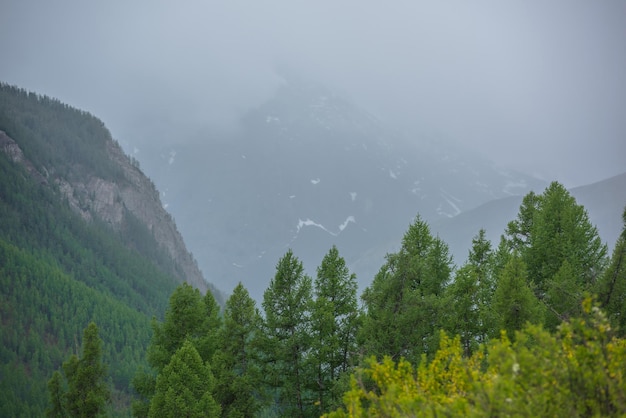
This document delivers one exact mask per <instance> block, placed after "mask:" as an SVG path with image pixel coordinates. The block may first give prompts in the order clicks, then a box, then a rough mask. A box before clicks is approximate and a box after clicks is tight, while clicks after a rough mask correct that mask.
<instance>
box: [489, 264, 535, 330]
mask: <svg viewBox="0 0 626 418" xmlns="http://www.w3.org/2000/svg"><path fill="white" fill-rule="evenodd" d="M527 275H528V273H527V271H526V265H525V264H524V262H523V261H522V260H521V258H520V257H519V256H517V255H513V256H512V257H511V259H510V260H509V262H508V263H507V265H506V266H505V267H504V269H503V270H502V272H501V273H500V276H499V277H498V283H497V285H496V290H495V293H494V295H493V309H494V312H495V314H496V319H497V323H498V325H499V329H500V330H505V331H506V332H507V335H508V336H509V338H511V339H513V338H515V331H519V330H521V329H522V328H523V327H524V325H525V324H526V323H527V322H530V323H533V324H541V323H543V319H544V312H543V306H542V304H541V302H540V301H539V300H538V299H537V297H536V296H535V294H534V293H533V291H532V290H531V289H530V287H529V286H528V284H527Z"/></svg>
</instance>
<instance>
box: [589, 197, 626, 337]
mask: <svg viewBox="0 0 626 418" xmlns="http://www.w3.org/2000/svg"><path fill="white" fill-rule="evenodd" d="M622 218H623V221H624V227H623V229H622V233H621V235H620V236H619V238H618V239H617V242H616V243H615V249H614V250H613V256H612V257H611V262H610V264H609V266H608V268H607V269H606V270H605V272H604V274H603V275H602V276H601V278H600V280H599V281H598V284H597V286H596V292H597V294H598V300H599V302H600V303H601V304H602V307H603V308H604V309H605V310H606V312H607V314H608V316H609V319H610V320H611V322H613V324H614V325H616V326H617V327H618V333H619V335H620V336H622V337H624V336H626V208H624V214H623V216H622Z"/></svg>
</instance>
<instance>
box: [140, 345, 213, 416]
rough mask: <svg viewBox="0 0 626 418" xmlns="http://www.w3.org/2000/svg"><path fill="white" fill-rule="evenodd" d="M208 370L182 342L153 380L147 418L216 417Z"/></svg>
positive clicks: (191, 349) (193, 350)
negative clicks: (153, 384) (152, 391)
mask: <svg viewBox="0 0 626 418" xmlns="http://www.w3.org/2000/svg"><path fill="white" fill-rule="evenodd" d="M213 386H214V381H213V374H212V373H211V367H210V366H209V364H208V363H204V362H203V361H202V359H201V358H200V354H198V351H197V350H196V348H195V347H194V345H193V343H191V341H189V340H185V341H184V342H183V344H182V346H181V347H180V348H179V349H178V350H177V351H176V352H175V353H174V355H173V356H172V358H171V360H170V362H169V363H168V364H167V365H166V366H165V367H164V368H163V370H162V371H161V373H160V374H159V376H158V377H157V380H156V390H155V394H154V398H153V399H152V402H151V403H150V410H149V413H148V416H149V417H155V418H156V417H158V418H161V417H164V418H178V417H197V418H204V417H209V418H210V417H219V416H220V407H219V405H218V404H217V403H216V402H215V400H214V399H213V396H212V394H211V392H212V391H213Z"/></svg>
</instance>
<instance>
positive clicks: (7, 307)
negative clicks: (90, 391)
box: [0, 85, 206, 417]
mask: <svg viewBox="0 0 626 418" xmlns="http://www.w3.org/2000/svg"><path fill="white" fill-rule="evenodd" d="M0 87H1V88H0V131H2V132H0V282H1V286H0V289H1V291H0V340H1V343H0V345H1V347H0V386H1V387H0V398H1V399H0V416H16V417H17V416H42V415H43V414H44V410H45V407H46V405H47V395H46V382H47V380H48V379H49V378H50V376H51V373H52V371H54V370H57V369H58V368H59V367H60V365H61V363H62V361H63V360H64V359H65V358H66V357H67V356H68V355H69V354H70V353H74V352H76V353H78V350H79V347H80V339H81V334H82V330H83V328H85V326H86V325H87V324H88V323H89V322H90V321H94V322H96V323H97V324H98V326H99V327H100V334H101V336H102V338H103V340H104V341H105V344H104V348H103V354H104V361H105V362H106V363H107V364H108V365H109V372H110V374H109V376H110V380H109V381H108V382H109V384H110V385H111V387H112V389H113V404H112V405H110V410H111V413H113V411H117V412H120V411H121V412H120V413H122V414H124V413H125V412H124V411H128V406H129V403H130V401H129V399H130V396H131V393H132V392H131V389H130V379H131V377H132V375H134V373H135V372H136V370H137V368H138V367H139V366H140V365H142V364H145V359H144V355H143V353H144V352H145V349H146V347H147V344H148V342H149V339H150V335H151V330H150V318H152V317H153V316H156V317H162V315H163V312H164V311H165V307H166V306H167V300H168V297H169V295H170V294H171V292H172V291H173V290H174V289H175V287H176V286H177V284H179V283H180V282H181V281H184V280H186V279H187V276H186V271H187V267H185V266H183V265H182V264H181V259H176V258H174V257H173V256H172V252H170V251H169V250H168V248H165V247H164V244H165V245H168V244H166V241H165V240H163V241H160V240H157V236H158V235H156V234H158V233H159V230H158V228H157V227H156V226H155V227H154V228H152V229H151V228H150V225H146V223H145V220H144V219H142V218H141V216H142V214H141V212H135V213H136V214H135V213H134V212H133V211H132V210H131V209H132V207H128V206H130V203H132V202H133V200H132V199H135V200H134V202H136V203H137V205H141V206H143V207H145V208H148V209H145V212H146V213H149V210H150V209H149V208H150V207H151V205H153V204H154V202H153V201H151V200H148V201H145V200H142V199H144V198H145V196H142V195H141V193H140V192H137V193H136V194H135V196H134V198H131V197H132V193H131V189H132V187H131V186H128V187H127V188H124V185H125V184H128V183H129V182H132V181H141V182H143V181H144V180H142V179H141V178H140V177H131V178H129V177H128V170H129V168H128V167H129V166H126V165H124V164H120V162H119V160H116V159H115V158H112V157H111V156H110V153H109V152H110V151H111V147H113V149H115V144H114V142H113V141H112V139H111V137H110V135H109V133H108V131H107V130H106V128H105V127H104V125H103V124H102V122H101V121H99V120H98V119H96V118H95V117H93V116H91V115H90V114H88V113H86V112H82V111H79V110H76V109H73V108H70V107H69V106H66V105H63V104H62V103H60V102H58V101H56V100H53V99H50V98H45V97H41V96H38V95H35V94H32V93H27V92H25V91H23V90H20V89H17V88H14V87H10V86H6V85H2V86H0ZM129 161H130V160H129ZM136 173H140V172H139V170H137V171H136ZM136 176H139V174H136ZM88 180H89V181H92V180H93V183H94V184H96V186H99V188H98V187H94V188H93V189H90V188H89V187H85V188H83V189H79V188H78V187H76V185H78V184H81V182H85V183H88ZM145 181H147V179H146V180H145ZM147 182H148V183H149V181H147ZM109 184H115V185H118V187H119V194H118V195H117V196H115V195H113V196H112V200H113V202H112V204H110V205H107V203H108V202H107V201H106V200H102V199H100V197H101V196H102V195H103V189H104V190H105V191H106V190H110V189H107V188H106V187H107V185H109ZM151 194H152V195H155V194H156V192H155V191H154V189H153V188H152V189H150V190H148V192H147V193H146V195H147V196H150V195H151ZM127 202H129V204H128V205H127V204H126V203H127ZM156 204H157V206H159V208H158V209H161V210H162V208H160V204H159V203H158V200H157V201H156ZM116 205H117V206H116ZM115 208H120V209H119V210H120V211H121V212H120V213H121V215H122V216H120V217H119V218H117V217H116V215H117V212H115V211H114V210H113V209H115ZM107 210H108V211H109V212H107ZM107 214H110V215H111V216H109V217H107V216H106V215H107ZM165 221H168V220H167V219H164V220H163V219H153V220H152V223H153V224H156V223H159V222H160V223H162V224H163V225H164V226H163V230H165V228H168V227H167V225H165ZM116 222H117V223H116ZM168 222H172V221H171V219H170V220H169V221H168ZM189 257H190V256H189ZM183 261H184V260H183ZM198 275H199V273H198ZM189 280H190V282H192V283H194V284H197V283H198V277H196V276H194V277H189ZM203 289H206V284H204V287H203ZM117 412H116V413H117Z"/></svg>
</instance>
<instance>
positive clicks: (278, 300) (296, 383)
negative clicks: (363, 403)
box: [263, 250, 312, 417]
mask: <svg viewBox="0 0 626 418" xmlns="http://www.w3.org/2000/svg"><path fill="white" fill-rule="evenodd" d="M311 297H312V296H311V278H310V277H309V276H307V275H305V274H304V268H303V266H302V262H301V261H300V260H299V259H298V258H297V257H296V256H295V255H294V254H293V252H292V251H291V250H289V251H287V253H286V254H285V255H284V256H283V257H282V258H281V259H280V260H279V262H278V264H277V266H276V274H275V276H274V278H273V279H272V280H271V281H270V284H269V287H268V288H267V290H266V291H265V293H264V294H263V310H264V312H265V323H264V341H263V351H264V356H265V359H264V360H265V362H266V370H265V377H266V379H267V383H268V385H269V386H270V387H272V388H273V389H274V390H275V391H276V393H277V406H278V412H279V414H280V415H282V416H289V417H302V416H306V415H308V414H309V413H310V410H311V408H312V401H311V400H310V399H309V398H308V397H307V390H306V387H307V382H308V380H309V379H310V378H311V376H309V375H307V368H306V365H307V364H306V363H307V362H306V354H307V350H308V349H309V347H310V339H311V319H310V309H311Z"/></svg>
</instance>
